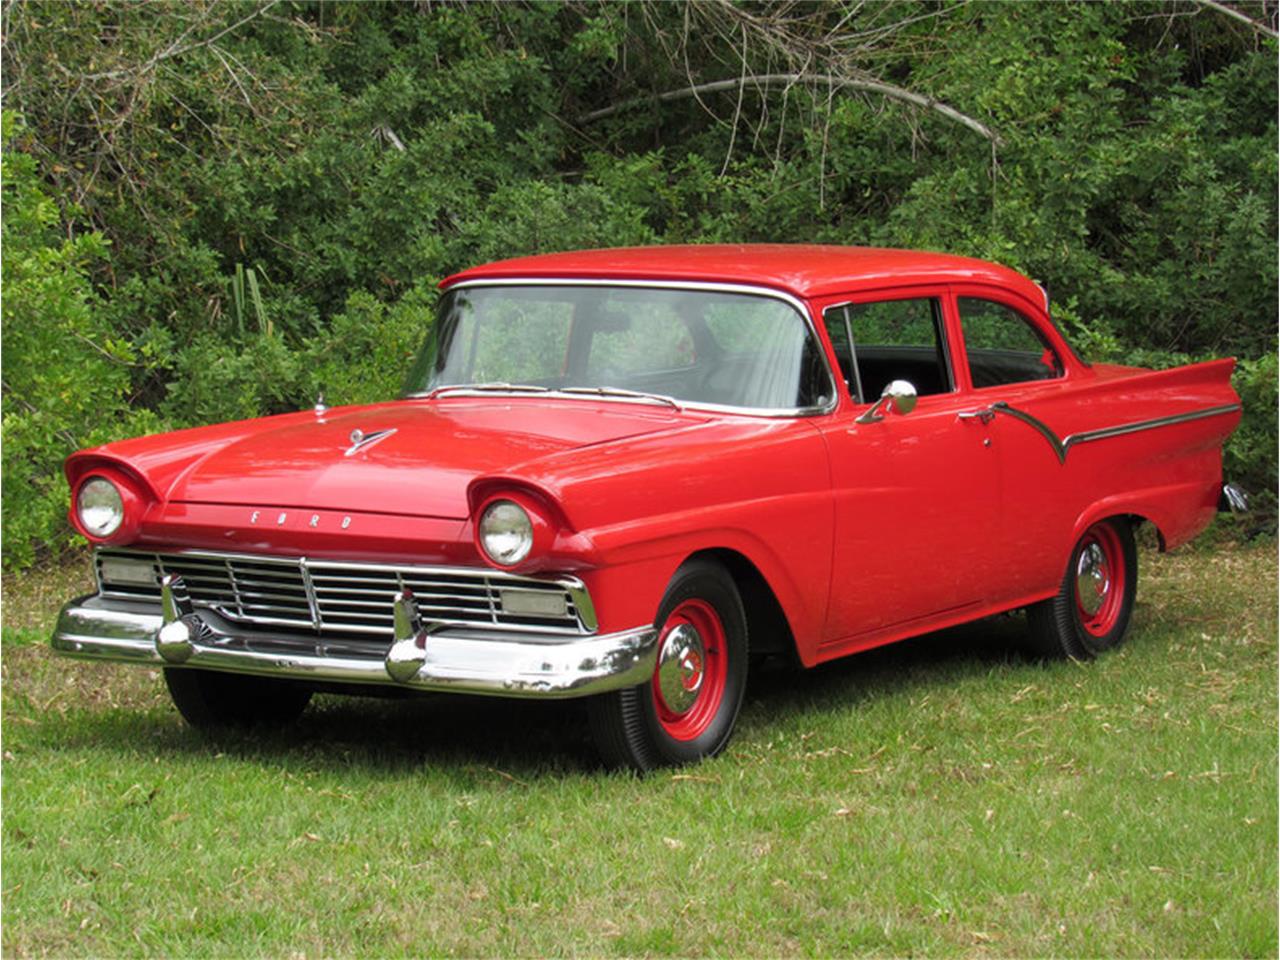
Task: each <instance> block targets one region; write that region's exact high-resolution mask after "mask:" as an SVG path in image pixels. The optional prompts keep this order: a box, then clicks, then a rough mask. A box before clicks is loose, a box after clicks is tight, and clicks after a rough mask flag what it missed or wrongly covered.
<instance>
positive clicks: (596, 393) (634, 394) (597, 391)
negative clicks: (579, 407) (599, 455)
mask: <svg viewBox="0 0 1280 960" xmlns="http://www.w3.org/2000/svg"><path fill="white" fill-rule="evenodd" d="M555 392H556V393H575V394H579V395H585V396H593V397H628V398H630V399H633V400H652V401H653V402H654V403H665V404H668V405H670V406H672V407H674V408H675V409H677V410H681V411H683V408H682V407H681V406H680V404H679V403H678V402H677V401H676V399H675V397H668V396H667V395H666V394H665V393H644V392H643V391H640V390H623V389H622V388H621V387H561V388H560V389H559V390H557V391H555Z"/></svg>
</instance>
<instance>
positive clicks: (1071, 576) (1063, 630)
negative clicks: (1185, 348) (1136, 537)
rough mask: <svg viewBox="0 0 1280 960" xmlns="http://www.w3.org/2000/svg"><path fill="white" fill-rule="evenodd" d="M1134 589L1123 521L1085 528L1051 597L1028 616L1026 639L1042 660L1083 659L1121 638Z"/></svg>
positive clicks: (1134, 558)
mask: <svg viewBox="0 0 1280 960" xmlns="http://www.w3.org/2000/svg"><path fill="white" fill-rule="evenodd" d="M1137 588H1138V554H1137V550H1136V549H1135V548H1134V544H1133V527H1132V525H1131V523H1130V522H1129V520H1128V518H1125V517H1112V518H1110V519H1108V520H1100V521H1099V522H1097V523H1095V524H1094V525H1093V526H1091V527H1089V529H1087V530H1086V531H1085V532H1084V534H1083V535H1082V536H1081V537H1080V539H1079V540H1078V541H1077V542H1076V545H1075V548H1074V549H1073V550H1072V551H1071V559H1070V561H1069V562H1068V564H1067V572H1066V575H1065V576H1063V578H1062V583H1061V584H1060V585H1059V588H1058V593H1057V595H1056V596H1053V597H1051V598H1049V599H1048V600H1044V601H1042V602H1040V603H1037V604H1035V606H1033V607H1031V608H1029V609H1028V611H1027V627H1028V634H1029V639H1030V641H1031V644H1032V646H1033V647H1034V649H1035V650H1036V652H1038V653H1040V654H1041V655H1043V656H1047V657H1074V658H1075V659H1077V660H1088V659H1089V658H1091V657H1095V656H1097V655H1098V654H1100V653H1102V652H1103V651H1104V650H1109V649H1111V648H1112V647H1114V646H1116V645H1117V644H1118V643H1120V641H1121V640H1123V639H1124V634H1125V631H1126V630H1127V629H1128V627H1129V617H1130V615H1131V614H1132V613H1133V599H1134V595H1135V594H1136V593H1137Z"/></svg>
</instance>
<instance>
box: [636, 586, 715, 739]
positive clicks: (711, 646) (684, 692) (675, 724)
mask: <svg viewBox="0 0 1280 960" xmlns="http://www.w3.org/2000/svg"><path fill="white" fill-rule="evenodd" d="M728 673H729V660H728V656H727V651H726V649H725V636H724V624H722V623H721V622H720V615H719V614H718V613H716V611H715V608H714V607H713V606H711V604H709V603H707V602H706V601H705V600H699V599H693V600H685V601H684V602H683V603H681V604H680V605H679V606H678V607H676V608H675V609H674V610H672V611H671V614H670V616H668V617H667V622H666V623H664V624H663V625H662V632H661V633H660V634H659V636H658V667H657V669H656V670H654V672H653V683H652V687H653V706H654V711H655V712H656V713H657V715H658V722H659V723H661V724H662V728H663V729H664V730H665V731H666V732H667V735H668V736H670V737H671V738H672V739H673V740H696V739H697V738H698V737H700V736H702V734H704V733H706V731H707V728H708V727H709V726H710V725H711V721H712V720H713V719H715V716H716V714H717V713H718V712H719V710H720V704H721V702H722V701H723V700H724V688H725V679H726V678H727V676H728Z"/></svg>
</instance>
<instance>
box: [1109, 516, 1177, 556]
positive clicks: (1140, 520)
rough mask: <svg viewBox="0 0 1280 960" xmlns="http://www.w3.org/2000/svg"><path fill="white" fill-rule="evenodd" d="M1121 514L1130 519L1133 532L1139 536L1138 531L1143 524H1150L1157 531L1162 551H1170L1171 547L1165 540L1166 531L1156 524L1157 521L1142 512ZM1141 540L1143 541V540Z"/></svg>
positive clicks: (1157, 539)
mask: <svg viewBox="0 0 1280 960" xmlns="http://www.w3.org/2000/svg"><path fill="white" fill-rule="evenodd" d="M1121 516H1122V517H1124V518H1125V519H1126V520H1128V521H1129V523H1130V524H1131V525H1132V526H1133V532H1134V535H1135V536H1137V534H1138V531H1139V530H1140V529H1141V528H1142V525H1143V524H1144V523H1145V524H1150V525H1151V529H1152V531H1153V532H1154V533H1155V537H1156V543H1157V545H1158V546H1159V548H1160V552H1161V553H1166V552H1167V551H1168V549H1169V548H1168V546H1167V545H1166V544H1165V541H1164V531H1163V530H1161V529H1160V528H1159V527H1158V526H1156V522H1155V521H1154V520H1151V519H1150V518H1148V517H1144V516H1143V515H1142V514H1140V513H1126V514H1121ZM1139 542H1140V543H1141V541H1139Z"/></svg>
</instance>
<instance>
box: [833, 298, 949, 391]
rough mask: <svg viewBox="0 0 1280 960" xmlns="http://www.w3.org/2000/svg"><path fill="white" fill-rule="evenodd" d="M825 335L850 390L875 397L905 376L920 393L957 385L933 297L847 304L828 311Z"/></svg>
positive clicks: (939, 308)
mask: <svg viewBox="0 0 1280 960" xmlns="http://www.w3.org/2000/svg"><path fill="white" fill-rule="evenodd" d="M823 319H824V320H825V322H826V326H827V333H828V335H829V336H830V337H831V343H832V346H833V347H835V352H836V358H837V360H838V361H839V362H840V372H841V373H842V374H843V375H844V377H845V380H846V382H847V383H848V384H849V392H850V393H851V394H852V395H853V397H854V399H855V400H857V401H858V402H860V403H870V402H872V401H874V400H875V399H877V398H878V397H879V396H880V394H881V393H882V392H883V391H884V388H885V386H887V385H888V383H889V382H890V381H892V380H907V381H909V382H910V383H911V384H912V386H914V387H915V388H916V393H917V394H919V395H920V396H922V397H926V396H929V395H930V394H936V393H949V392H950V391H951V390H952V388H953V382H954V381H953V380H952V377H951V365H950V362H949V359H948V355H947V347H946V339H945V337H944V336H943V332H942V307H941V304H940V303H939V302H938V300H937V299H935V298H933V297H918V298H913V299H908V300H881V301H877V302H874V303H849V304H842V305H840V306H835V307H831V308H829V309H828V310H827V311H826V312H825V313H824V314H823Z"/></svg>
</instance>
